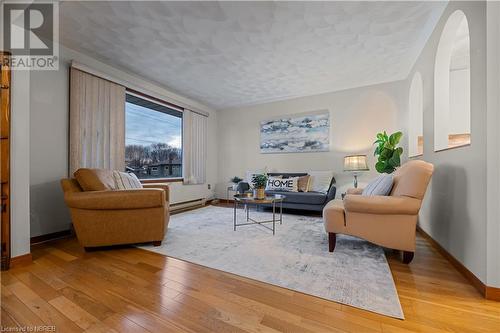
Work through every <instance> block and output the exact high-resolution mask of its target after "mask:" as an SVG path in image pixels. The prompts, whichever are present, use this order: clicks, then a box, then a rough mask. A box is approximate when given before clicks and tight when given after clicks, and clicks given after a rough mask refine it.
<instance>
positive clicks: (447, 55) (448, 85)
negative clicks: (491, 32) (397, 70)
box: [434, 10, 471, 151]
mask: <svg viewBox="0 0 500 333" xmlns="http://www.w3.org/2000/svg"><path fill="white" fill-rule="evenodd" d="M470 91H471V88H470V37H469V24H468V21H467V17H466V16H465V14H464V12H462V11H461V10H457V11H455V12H453V13H452V14H451V15H450V17H449V18H448V21H447V22H446V25H445V27H444V29H443V32H442V34H441V38H440V40H439V45H438V49H437V53H436V62H435V69H434V103H435V104H434V150H435V151H440V150H445V149H450V148H456V147H461V146H465V145H468V144H470V142H471V130H470V128H471V127H470V119H471V115H470V111H471V110H470Z"/></svg>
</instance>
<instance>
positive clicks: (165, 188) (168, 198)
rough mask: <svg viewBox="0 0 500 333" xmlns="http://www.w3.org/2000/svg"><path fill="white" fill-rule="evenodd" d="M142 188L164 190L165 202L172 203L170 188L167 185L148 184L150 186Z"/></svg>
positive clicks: (144, 185) (143, 185) (145, 185)
mask: <svg viewBox="0 0 500 333" xmlns="http://www.w3.org/2000/svg"><path fill="white" fill-rule="evenodd" d="M142 187H144V188H156V189H162V190H164V191H165V200H166V201H170V186H168V184H165V183H148V184H142Z"/></svg>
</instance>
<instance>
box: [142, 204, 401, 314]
mask: <svg viewBox="0 0 500 333" xmlns="http://www.w3.org/2000/svg"><path fill="white" fill-rule="evenodd" d="M271 215H272V214H271V213H268V212H254V211H253V210H252V211H251V217H253V218H256V219H259V220H263V219H269V218H270V216H271ZM238 218H239V223H242V222H243V221H244V219H245V216H244V212H243V210H238ZM143 248H144V249H147V250H150V251H154V252H159V253H162V254H164V255H168V256H170V257H174V258H178V259H182V260H186V261H189V262H193V263H196V264H200V265H203V266H206V267H210V268H215V269H219V270H222V271H225V272H229V273H233V274H237V275H240V276H245V277H248V278H251V279H255V280H259V281H263V282H267V283H270V284H273V285H277V286H280V287H285V288H289V289H292V290H295V291H299V292H302V293H306V294H310V295H314V296H318V297H322V298H325V299H328V300H332V301H335V302H339V303H343V304H347V305H351V306H354V307H357V308H361V309H365V310H369V311H373V312H376V313H380V314H383V315H387V316H391V317H395V318H401V319H403V311H402V309H401V304H400V303H399V299H398V295H397V291H396V288H395V286H394V281H393V279H392V275H391V271H390V269H389V265H388V264H387V260H386V258H385V255H384V252H383V250H382V248H380V247H378V246H376V245H373V244H370V243H368V242H366V241H363V240H360V239H357V238H354V237H348V236H342V235H339V236H338V237H337V246H336V248H335V252H333V253H329V252H328V240H327V235H326V233H325V231H324V228H323V222H322V220H321V218H318V217H307V216H300V215H290V214H284V215H283V224H282V225H279V224H277V226H276V235H275V236H273V235H272V232H271V231H270V230H267V229H265V228H263V227H261V226H257V225H250V226H241V227H238V228H237V229H236V231H233V209H231V208H224V207H214V206H208V207H204V208H201V209H197V210H193V211H188V212H185V213H180V214H176V215H173V216H172V217H171V220H170V224H169V227H168V232H167V237H166V240H165V241H164V242H163V244H162V246H160V247H152V246H144V247H143Z"/></svg>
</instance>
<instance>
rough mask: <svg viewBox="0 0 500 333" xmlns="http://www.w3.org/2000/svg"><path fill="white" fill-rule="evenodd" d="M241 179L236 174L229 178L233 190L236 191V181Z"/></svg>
mask: <svg viewBox="0 0 500 333" xmlns="http://www.w3.org/2000/svg"><path fill="white" fill-rule="evenodd" d="M242 180H243V179H242V178H240V177H238V176H234V177H233V178H231V179H230V182H231V183H233V190H234V191H236V189H237V188H238V183H239V182H241V181H242Z"/></svg>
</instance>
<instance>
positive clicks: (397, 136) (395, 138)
mask: <svg viewBox="0 0 500 333" xmlns="http://www.w3.org/2000/svg"><path fill="white" fill-rule="evenodd" d="M402 136H403V133H401V132H396V133H393V134H391V135H390V136H388V135H387V133H386V132H385V131H384V133H378V134H377V140H375V142H374V143H373V144H374V145H377V148H375V152H374V153H373V155H374V156H378V162H377V163H376V164H375V169H377V171H378V172H379V173H389V174H390V173H393V172H394V171H395V170H396V168H397V167H399V166H401V155H402V154H403V148H402V147H397V145H398V143H399V141H400V140H401V137H402Z"/></svg>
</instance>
